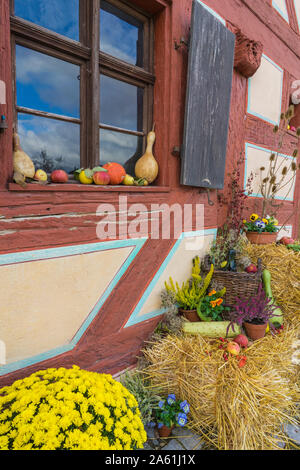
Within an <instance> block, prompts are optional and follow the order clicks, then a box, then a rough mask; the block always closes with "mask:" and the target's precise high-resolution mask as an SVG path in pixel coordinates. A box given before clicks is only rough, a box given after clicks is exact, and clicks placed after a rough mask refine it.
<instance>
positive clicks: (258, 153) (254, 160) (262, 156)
mask: <svg viewBox="0 0 300 470" xmlns="http://www.w3.org/2000/svg"><path fill="white" fill-rule="evenodd" d="M271 153H272V150H268V149H266V148H263V147H259V146H257V145H253V144H249V143H246V149H245V158H246V166H245V189H246V183H247V179H248V177H249V176H250V174H251V172H253V173H254V174H255V177H254V180H253V189H254V191H253V194H251V196H253V197H261V192H260V188H259V185H260V181H261V177H262V178H265V177H266V176H267V170H268V168H269V158H270V155H271ZM282 160H283V161H282ZM292 160H294V159H293V157H291V156H289V155H281V154H280V155H279V156H278V167H279V165H280V168H281V169H282V168H284V166H287V167H288V168H289V167H290V163H291V161H292ZM281 161H282V163H281ZM262 167H264V168H265V170H264V171H262V172H261V171H260V168H262ZM260 175H261V177H260ZM292 175H293V172H292V170H290V171H288V172H287V174H286V175H285V177H284V178H283V182H282V184H284V183H285V182H288V181H289V180H290V179H291V177H292ZM279 176H280V173H279ZM294 190H295V181H294V182H293V183H290V185H287V186H286V187H285V188H283V189H282V190H281V191H279V192H278V193H277V196H276V198H275V199H279V200H280V199H285V200H287V201H292V200H293V199H294ZM286 196H287V197H286Z"/></svg>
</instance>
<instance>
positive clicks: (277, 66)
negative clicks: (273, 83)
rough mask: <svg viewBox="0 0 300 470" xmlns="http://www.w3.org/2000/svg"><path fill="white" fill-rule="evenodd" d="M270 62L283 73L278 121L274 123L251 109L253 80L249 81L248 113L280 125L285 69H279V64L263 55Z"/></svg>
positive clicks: (273, 122)
mask: <svg viewBox="0 0 300 470" xmlns="http://www.w3.org/2000/svg"><path fill="white" fill-rule="evenodd" d="M262 57H264V58H265V59H266V60H267V61H268V62H270V63H271V64H272V65H273V66H274V67H276V68H277V69H278V70H279V71H280V72H281V85H280V111H279V115H278V120H277V121H273V120H272V119H269V118H268V117H266V116H263V115H262V114H259V113H257V112H256V111H253V110H251V108H250V101H251V83H252V78H249V79H248V104H247V113H248V114H252V115H253V116H256V117H258V118H259V119H262V120H263V121H266V122H268V123H269V124H273V125H274V126H275V125H278V124H279V123H280V115H281V105H282V89H283V69H282V68H281V67H279V65H278V64H276V63H275V62H273V60H272V59H270V57H268V56H266V55H265V54H263V55H262Z"/></svg>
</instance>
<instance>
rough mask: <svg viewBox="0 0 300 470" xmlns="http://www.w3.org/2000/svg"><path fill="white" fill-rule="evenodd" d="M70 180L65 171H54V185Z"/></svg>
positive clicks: (52, 175) (52, 176)
mask: <svg viewBox="0 0 300 470" xmlns="http://www.w3.org/2000/svg"><path fill="white" fill-rule="evenodd" d="M68 179H69V176H68V174H67V173H66V172H65V171H64V170H54V171H53V172H52V173H51V181H52V183H66V182H67V181H68Z"/></svg>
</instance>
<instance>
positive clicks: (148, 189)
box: [8, 183, 170, 193]
mask: <svg viewBox="0 0 300 470" xmlns="http://www.w3.org/2000/svg"><path fill="white" fill-rule="evenodd" d="M8 188H9V190H10V191H20V192H26V191H38V192H46V191H50V192H52V191H55V192H60V191H62V192H65V191H66V192H69V191H70V192H108V193H109V192H119V193H125V192H126V193H144V192H145V193H167V192H169V191H170V188H169V187H167V186H100V185H99V186H97V185H83V184H76V183H74V184H72V183H66V184H54V183H53V184H47V185H41V184H35V183H29V184H28V185H27V188H22V187H21V186H19V185H18V184H16V183H9V185H8Z"/></svg>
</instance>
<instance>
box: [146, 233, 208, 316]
mask: <svg viewBox="0 0 300 470" xmlns="http://www.w3.org/2000/svg"><path fill="white" fill-rule="evenodd" d="M213 239H214V235H213V234H212V235H211V234H210V235H205V236H203V235H202V236H198V237H189V238H184V239H182V240H181V241H180V244H179V246H178V248H177V250H176V252H175V254H174V256H173V257H172V259H171V260H170V262H169V264H168V265H167V266H166V268H165V270H164V271H163V272H162V275H161V276H160V278H159V280H158V282H157V283H156V285H155V286H154V288H153V290H152V292H151V294H150V295H149V297H148V299H147V300H146V302H145V303H144V305H143V307H142V308H141V310H140V312H139V314H138V317H141V316H143V315H147V314H148V313H151V312H154V311H157V310H160V309H161V299H160V294H161V291H162V290H163V289H164V288H165V285H164V283H165V281H168V280H169V277H170V276H171V277H172V278H173V280H174V282H175V281H178V283H179V285H181V284H182V282H183V281H186V280H187V279H189V278H190V277H191V270H192V260H193V258H194V257H195V256H197V255H198V256H199V257H200V259H201V258H203V257H204V255H205V254H206V253H207V251H208V250H209V246H210V244H211V243H212V241H213Z"/></svg>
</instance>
